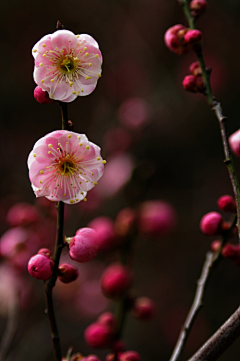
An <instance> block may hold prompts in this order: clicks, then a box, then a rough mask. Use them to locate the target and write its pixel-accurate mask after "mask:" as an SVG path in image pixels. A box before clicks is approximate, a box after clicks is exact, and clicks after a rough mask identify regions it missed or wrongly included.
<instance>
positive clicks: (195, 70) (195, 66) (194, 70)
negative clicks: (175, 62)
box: [189, 61, 202, 76]
mask: <svg viewBox="0 0 240 361" xmlns="http://www.w3.org/2000/svg"><path fill="white" fill-rule="evenodd" d="M189 70H190V73H191V74H192V75H195V76H202V69H201V66H200V64H199V62H198V61H195V62H194V63H192V64H191V65H190V67H189Z"/></svg>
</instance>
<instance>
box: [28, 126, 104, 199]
mask: <svg viewBox="0 0 240 361" xmlns="http://www.w3.org/2000/svg"><path fill="white" fill-rule="evenodd" d="M105 163H106V161H104V160H103V159H102V157H101V155H100V148H99V147H98V146H97V145H96V144H94V143H92V142H89V141H88V139H87V137H86V135H84V134H77V133H74V132H70V131H67V130H56V131H54V132H52V133H49V134H47V135H45V136H44V137H43V138H40V139H39V140H38V141H37V142H36V143H35V145H34V147H33V150H32V151H31V153H30V154H29V157H28V168H29V178H30V181H31V183H32V187H33V190H34V192H35V194H36V196H37V197H41V196H45V197H46V198H48V199H50V200H52V201H63V202H64V203H68V204H73V203H78V202H80V201H81V200H86V198H85V197H86V195H87V192H88V191H89V190H90V189H92V188H93V187H94V186H95V185H96V184H97V181H98V180H99V178H101V176H102V174H103V170H104V164H105Z"/></svg>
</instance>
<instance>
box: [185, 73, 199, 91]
mask: <svg viewBox="0 0 240 361" xmlns="http://www.w3.org/2000/svg"><path fill="white" fill-rule="evenodd" d="M182 85H183V87H184V89H185V90H187V91H189V92H191V93H197V92H198V88H197V77H196V76H194V75H187V76H185V78H184V79H183V82H182Z"/></svg>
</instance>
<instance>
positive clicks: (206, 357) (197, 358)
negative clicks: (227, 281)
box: [188, 307, 240, 361]
mask: <svg viewBox="0 0 240 361" xmlns="http://www.w3.org/2000/svg"><path fill="white" fill-rule="evenodd" d="M239 336H240V307H239V308H238V309H237V311H236V312H234V314H233V315H232V316H231V317H230V318H229V319H228V320H227V321H226V322H225V323H224V324H223V325H222V326H221V327H220V328H219V329H218V330H217V332H216V333H215V334H214V335H213V336H212V337H211V338H210V339H209V340H208V341H207V342H206V343H205V344H204V345H203V346H202V347H201V348H200V350H198V351H197V352H196V353H195V354H194V355H193V356H192V357H191V358H190V359H189V360H188V361H210V360H211V361H215V360H218V358H219V357H220V356H221V355H222V354H223V353H224V351H226V350H227V349H228V348H229V347H230V346H231V345H232V344H233V342H234V341H235V340H236V339H237V338H238V337H239Z"/></svg>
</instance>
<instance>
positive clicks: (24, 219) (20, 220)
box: [7, 203, 39, 227]
mask: <svg viewBox="0 0 240 361" xmlns="http://www.w3.org/2000/svg"><path fill="white" fill-rule="evenodd" d="M38 220H39V214H38V211H37V208H36V207H34V206H32V205H31V204H28V203H16V204H14V205H13V206H12V207H11V208H10V209H9V211H8V214H7V222H8V223H9V224H10V225H11V226H14V227H16V226H27V225H28V224H30V223H34V222H36V221H38Z"/></svg>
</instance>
